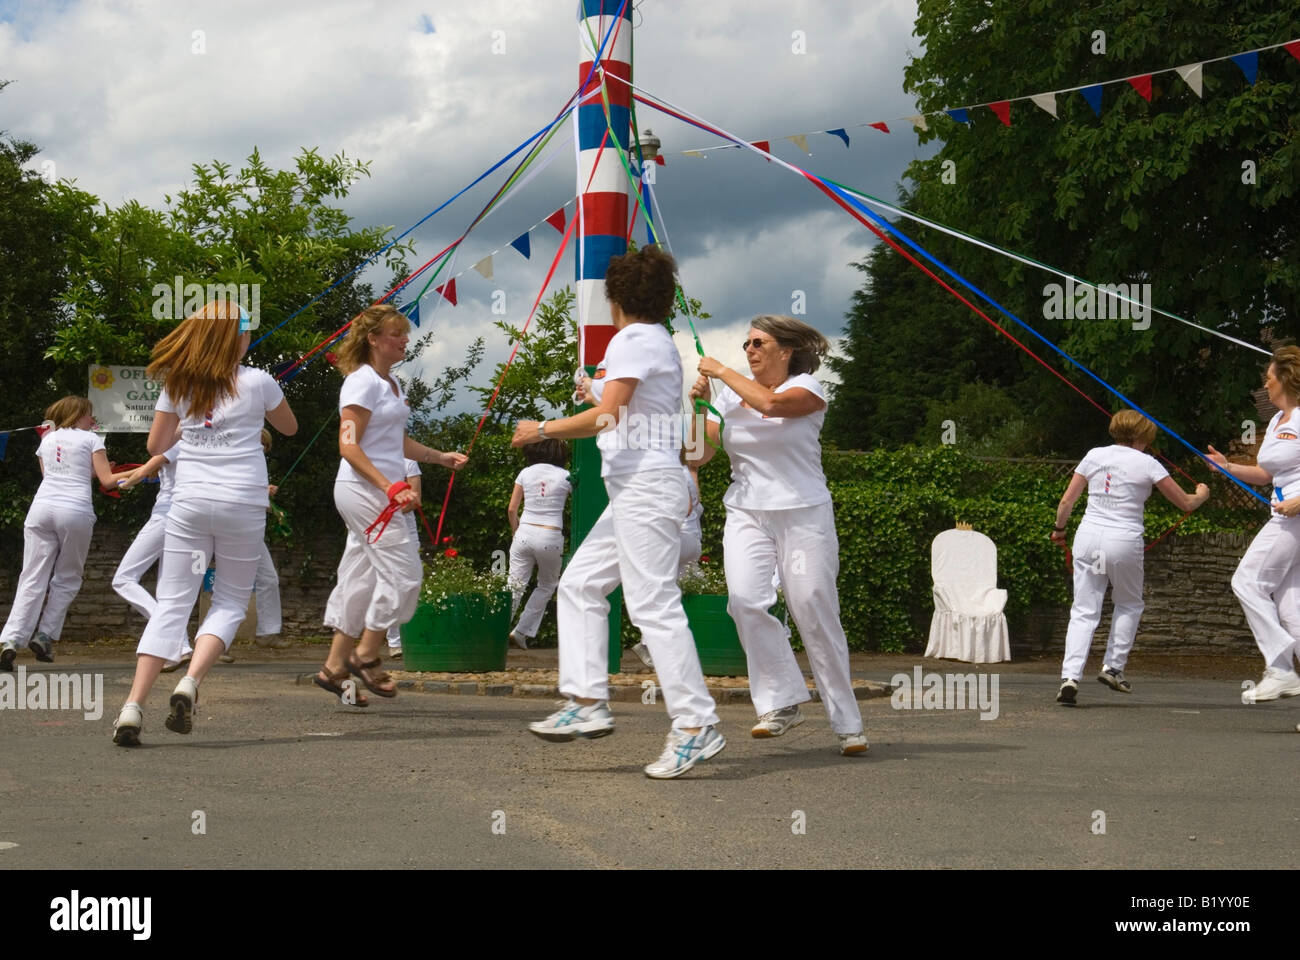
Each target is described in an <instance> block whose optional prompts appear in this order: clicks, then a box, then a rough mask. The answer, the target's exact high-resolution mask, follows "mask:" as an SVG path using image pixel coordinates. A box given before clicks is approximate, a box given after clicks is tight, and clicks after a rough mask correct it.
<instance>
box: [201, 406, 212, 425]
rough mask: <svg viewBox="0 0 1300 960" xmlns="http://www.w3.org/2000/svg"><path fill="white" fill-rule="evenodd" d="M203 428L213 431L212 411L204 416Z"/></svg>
mask: <svg viewBox="0 0 1300 960" xmlns="http://www.w3.org/2000/svg"><path fill="white" fill-rule="evenodd" d="M203 428H204V429H205V430H211V429H212V411H211V410H209V411H208V412H207V413H205V414H204V415H203Z"/></svg>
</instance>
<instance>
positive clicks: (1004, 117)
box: [989, 100, 1011, 127]
mask: <svg viewBox="0 0 1300 960" xmlns="http://www.w3.org/2000/svg"><path fill="white" fill-rule="evenodd" d="M989 109H990V110H992V111H993V112H994V113H996V114H997V115H998V119H999V120H1001V121H1002V126H1004V127H1009V126H1011V101H1010V100H999V101H998V102H997V103H990V104H989Z"/></svg>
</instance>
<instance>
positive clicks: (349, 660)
mask: <svg viewBox="0 0 1300 960" xmlns="http://www.w3.org/2000/svg"><path fill="white" fill-rule="evenodd" d="M410 329H411V326H410V321H408V320H407V319H406V316H405V315H404V314H402V313H401V312H400V311H399V310H397V309H396V308H395V307H392V306H390V305H388V304H378V305H376V306H373V307H368V308H367V309H365V310H363V311H362V312H361V313H360V314H359V315H358V316H357V318H356V319H355V320H354V321H353V322H352V327H351V329H350V330H349V331H348V335H347V337H346V338H345V339H344V341H343V344H342V346H340V347H339V350H338V369H339V370H340V371H341V372H342V373H343V374H344V376H345V379H344V381H343V389H342V391H341V392H340V394H339V412H340V422H339V454H340V455H341V457H342V462H341V463H340V464H339V471H338V474H337V476H336V477H335V480H334V505H335V507H337V509H338V511H339V516H341V517H342V518H343V523H344V524H345V525H346V527H347V530H348V533H349V534H350V535H351V536H349V538H348V545H347V547H346V549H345V550H344V552H343V556H342V558H341V559H340V560H339V567H338V578H337V580H338V582H337V585H336V586H335V587H334V590H333V591H332V592H331V594H330V598H329V602H328V604H327V605H326V608H325V625H326V626H327V627H333V628H334V642H333V644H332V645H331V646H330V652H329V657H328V659H326V661H325V666H324V667H323V668H322V669H321V671H320V672H319V673H318V674H317V675H316V679H315V682H316V685H317V686H318V687H320V688H321V689H323V690H328V691H329V692H330V693H333V694H335V695H336V696H339V697H340V698H342V697H343V695H344V687H343V686H342V681H343V680H344V679H346V678H347V676H348V674H349V673H352V674H354V675H356V677H357V678H358V679H359V680H360V681H361V682H362V683H363V684H365V687H366V689H367V690H369V691H370V692H371V693H373V694H375V695H376V696H380V697H395V696H397V686H396V684H394V683H393V679H392V677H390V676H389V675H388V673H387V672H385V671H384V670H382V668H381V666H380V665H381V663H382V662H383V658H382V656H381V653H382V650H383V648H384V645H385V641H386V638H387V636H388V631H389V629H390V628H391V627H392V626H393V625H394V624H402V623H405V622H406V621H407V620H409V619H411V615H412V614H413V613H414V612H415V605H416V603H417V601H418V600H419V597H420V582H421V580H422V570H421V566H420V549H419V548H420V545H419V540H418V539H417V536H416V531H415V528H414V525H413V524H408V523H407V522H406V518H405V517H401V518H398V517H396V516H395V515H392V514H390V517H391V519H392V521H393V522H389V523H387V525H386V526H385V525H383V521H381V520H380V517H381V515H383V514H385V513H386V512H389V508H390V507H391V508H392V511H400V512H401V513H409V512H410V511H411V510H413V509H415V507H416V505H417V504H418V503H419V499H418V498H417V497H416V494H415V492H414V491H413V490H412V489H411V486H410V484H409V483H407V482H406V480H405V479H404V477H405V476H406V470H407V468H406V466H405V462H406V459H407V458H409V459H411V460H414V461H416V463H436V464H439V465H441V466H444V467H447V468H448V469H450V470H459V469H460V468H461V467H463V466H464V465H465V461H466V459H467V458H466V456H465V455H464V454H463V453H443V452H442V451H439V450H434V449H432V448H431V447H426V446H424V445H423V444H420V443H416V442H415V441H414V440H412V439H411V438H410V437H408V436H407V435H406V421H407V419H408V418H409V416H410V412H411V411H410V407H409V406H408V405H407V402H406V394H405V393H404V392H403V390H402V387H401V384H399V383H398V382H397V379H396V377H394V376H393V375H392V368H393V367H394V365H396V364H398V363H401V362H402V360H403V359H405V357H406V343H407V340H408V339H409V334H410ZM368 530H369V532H368ZM364 704H365V701H364V700H362V699H361V698H358V706H364Z"/></svg>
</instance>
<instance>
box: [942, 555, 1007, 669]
mask: <svg viewBox="0 0 1300 960" xmlns="http://www.w3.org/2000/svg"><path fill="white" fill-rule="evenodd" d="M930 573H931V576H932V577H933V578H934V617H933V618H932V619H931V621H930V642H929V644H928V645H927V646H926V648H925V655H926V656H927V657H941V658H943V659H946V660H963V661H965V662H967V663H998V662H999V661H1002V660H1010V659H1011V642H1010V640H1009V639H1008V637H1007V618H1006V617H1005V616H1004V615H1003V613H1002V611H1003V609H1004V608H1005V607H1006V605H1007V592H1006V591H1005V590H999V589H998V586H997V583H998V548H997V546H996V545H995V544H994V543H993V541H992V540H990V539H989V538H988V537H986V536H985V535H984V534H982V533H978V532H976V531H974V530H945V531H944V532H943V533H941V534H939V535H938V536H937V537H935V538H934V542H933V543H932V544H931V545H930Z"/></svg>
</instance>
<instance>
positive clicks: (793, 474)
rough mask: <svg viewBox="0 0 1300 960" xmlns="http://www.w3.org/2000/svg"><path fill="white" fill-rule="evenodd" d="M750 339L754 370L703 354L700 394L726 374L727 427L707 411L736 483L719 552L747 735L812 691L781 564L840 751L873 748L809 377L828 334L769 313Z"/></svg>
mask: <svg viewBox="0 0 1300 960" xmlns="http://www.w3.org/2000/svg"><path fill="white" fill-rule="evenodd" d="M744 350H745V357H746V359H747V360H748V361H749V371H750V373H751V374H752V376H749V377H746V376H745V375H744V374H741V373H738V372H737V371H735V370H732V369H731V368H729V367H727V366H724V365H723V364H721V363H719V362H718V361H717V360H714V359H713V358H712V357H702V358H701V359H700V363H699V370H700V373H701V374H703V376H701V377H700V379H699V380H697V381H696V383H695V386H694V387H693V388H692V389H691V396H692V397H693V398H700V399H705V400H707V399H708V397H709V381H708V378H710V377H712V378H715V379H717V380H721V381H722V387H721V388H719V390H718V397H717V400H716V401H715V405H716V406H717V409H718V411H719V412H720V413H721V414H722V418H723V426H722V428H721V431H720V430H719V425H718V420H717V418H716V417H715V416H714V415H713V414H710V415H709V418H708V425H707V429H708V432H709V438H710V439H711V440H712V441H713V442H714V443H717V442H718V440H719V433H721V439H722V445H723V447H724V448H725V450H726V451H727V456H728V457H729V458H730V460H731V486H730V487H728V488H727V492H726V495H725V496H723V498H722V503H723V505H724V506H725V507H726V508H727V520H726V524H725V526H724V528H723V534H722V551H723V565H724V568H725V570H726V573H727V593H728V601H727V612H728V613H730V614H731V618H732V620H734V621H735V622H736V630H737V632H738V633H739V635H740V643H741V646H743V647H744V648H745V657H746V659H747V660H748V662H749V688H750V694H751V697H752V699H753V702H754V709H755V710H756V711H757V713H758V714H759V717H758V722H757V723H756V724H755V725H754V727H753V729H752V730H751V731H750V734H751V735H752V736H754V737H757V738H765V737H779V736H781V734H783V733H785V732H786V731H787V730H789V729H790V728H791V727H794V726H796V725H798V724H800V723H802V722H803V714H802V713H801V712H800V710H799V704H800V703H803V702H804V701H806V700H809V699H811V698H810V697H809V695H808V686H807V684H806V683H805V682H804V676H803V671H802V670H800V669H799V663H798V661H797V660H796V659H795V656H794V651H793V650H792V649H791V648H790V643H789V634H788V632H787V631H786V629H785V627H784V625H783V624H782V623H781V621H780V620H778V619H777V618H776V617H774V616H772V615H771V614H770V613H768V608H769V607H771V606H772V605H773V604H774V603H776V589H775V587H774V586H773V583H774V580H773V576H772V575H773V573H774V572H778V573H779V574H780V577H781V583H783V584H784V585H785V600H786V606H787V607H788V608H789V611H790V615H791V616H792V617H794V622H795V624H796V625H797V626H798V627H799V635H800V637H802V638H803V643H804V649H805V650H806V651H807V653H808V662H809V664H810V665H811V666H812V671H813V677H814V678H815V679H816V681H817V689H818V691H820V694H821V698H822V700H823V702H824V703H825V704H826V714H827V716H828V717H829V719H830V724H831V729H832V730H833V731H834V732H835V734H836V736H837V737H838V738H839V747H840V753H842V754H844V755H845V756H852V755H856V754H861V753H865V752H866V750H867V738H866V736H865V735H864V733H863V730H862V714H861V712H860V711H859V710H858V701H857V698H856V697H855V695H854V692H853V680H852V677H851V676H850V673H849V646H848V640H847V639H846V638H845V636H844V628H843V627H842V626H841V625H840V600H839V591H838V589H837V587H836V583H835V578H836V577H837V576H838V574H839V568H840V551H839V540H838V538H837V537H836V535H835V511H834V509H833V508H832V506H831V493H830V490H829V489H828V488H827V486H826V477H825V475H824V474H823V473H822V458H821V439H820V437H821V428H822V421H823V420H824V419H825V418H826V398H825V394H824V392H823V391H822V388H821V384H819V383H818V382H817V381H816V380H815V379H813V376H812V374H813V373H815V372H816V371H817V369H818V367H820V366H821V358H822V357H823V356H824V355H825V354H826V353H827V352H828V351H829V350H830V344H829V343H828V342H827V341H826V338H825V337H823V336H822V335H821V334H820V333H818V332H817V331H816V330H815V329H813V328H812V327H810V326H809V325H808V324H806V323H803V322H802V321H800V320H796V319H794V318H793V317H782V316H760V317H755V318H754V321H753V323H752V324H751V325H750V330H749V334H748V336H747V337H746V339H745V343H744ZM691 426H692V429H695V424H694V423H693V422H692V425H691ZM698 449H700V450H701V451H702V456H701V458H700V464H701V465H702V464H704V463H707V462H708V461H709V460H711V459H712V458H713V452H714V448H713V447H712V446H703V447H700V448H698Z"/></svg>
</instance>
